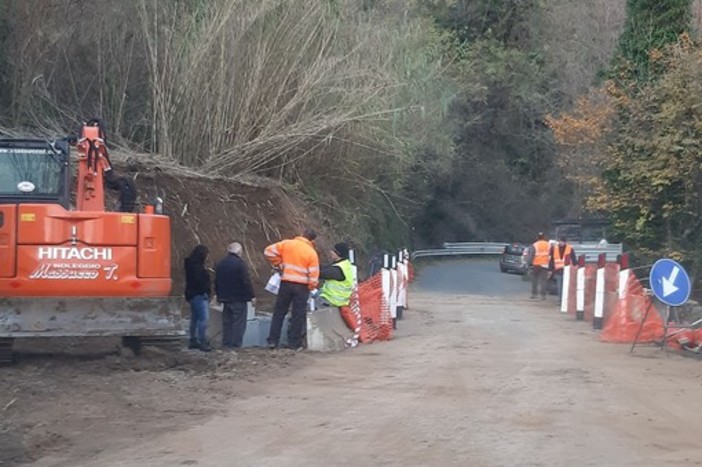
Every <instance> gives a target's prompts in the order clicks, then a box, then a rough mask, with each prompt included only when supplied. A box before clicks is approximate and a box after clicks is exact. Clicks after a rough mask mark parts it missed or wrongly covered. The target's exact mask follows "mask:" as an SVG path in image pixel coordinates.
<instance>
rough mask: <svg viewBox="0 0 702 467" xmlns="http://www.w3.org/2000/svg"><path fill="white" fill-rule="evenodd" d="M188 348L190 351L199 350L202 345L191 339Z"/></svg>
mask: <svg viewBox="0 0 702 467" xmlns="http://www.w3.org/2000/svg"><path fill="white" fill-rule="evenodd" d="M188 348H189V349H199V348H200V343H199V342H198V341H196V340H193V339H190V342H189V343H188Z"/></svg>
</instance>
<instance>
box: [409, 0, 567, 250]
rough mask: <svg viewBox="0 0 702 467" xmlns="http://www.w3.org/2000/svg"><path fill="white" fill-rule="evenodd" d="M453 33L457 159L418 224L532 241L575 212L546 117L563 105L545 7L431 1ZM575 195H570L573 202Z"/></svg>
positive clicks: (429, 230) (439, 231)
mask: <svg viewBox="0 0 702 467" xmlns="http://www.w3.org/2000/svg"><path fill="white" fill-rule="evenodd" d="M424 6H425V7H426V8H428V9H429V10H430V11H431V12H432V13H433V14H434V16H435V18H436V21H437V24H439V25H440V26H441V27H443V28H446V29H447V30H448V31H450V33H451V34H452V37H453V38H454V41H453V42H451V43H449V47H450V50H452V52H450V53H453V54H454V56H455V60H456V63H457V65H456V68H455V72H456V76H457V80H458V82H459V83H460V85H461V89H462V92H461V93H460V94H459V96H458V98H457V99H456V100H455V101H454V105H453V106H452V113H451V120H452V126H451V129H452V132H453V138H454V149H455V155H454V157H453V163H452V166H451V169H450V171H449V172H447V173H442V174H437V175H438V176H437V177H436V178H435V180H434V185H433V190H434V191H433V193H432V197H431V198H432V199H431V203H429V204H428V206H427V207H426V209H425V210H423V211H422V212H421V214H420V216H419V217H418V218H417V221H416V222H417V228H418V230H419V231H420V234H421V236H422V237H424V238H429V239H432V240H433V242H434V243H436V242H437V241H439V240H442V239H443V240H446V239H451V240H458V239H474V240H488V239H504V240H523V241H526V240H528V239H530V238H532V237H533V235H534V232H536V231H538V230H544V229H545V228H546V227H547V226H548V225H549V223H550V221H551V220H552V218H554V217H559V216H563V215H564V214H566V213H567V211H568V209H569V207H570V206H569V205H568V199H569V198H568V196H567V195H568V193H569V192H570V189H569V184H568V183H567V182H565V181H564V180H563V179H562V178H561V177H559V175H558V170H557V168H556V167H555V164H554V156H555V147H554V144H553V141H552V138H551V135H550V132H549V130H548V128H547V127H546V125H545V124H544V116H545V115H546V114H547V113H548V112H549V111H550V109H552V108H553V106H554V105H557V102H558V101H559V99H560V98H559V94H558V86H557V85H555V80H554V76H555V73H553V70H552V69H551V68H549V65H548V64H547V63H545V61H544V59H543V56H544V55H543V51H544V48H543V46H544V44H543V43H542V42H541V41H540V39H539V36H540V35H541V34H542V32H543V29H542V22H543V19H544V13H545V11H544V10H543V8H542V6H541V5H540V2H536V1H512V0H497V1H480V0H478V1H455V2H445V1H440V2H439V1H437V2H425V3H424ZM564 195H566V196H564Z"/></svg>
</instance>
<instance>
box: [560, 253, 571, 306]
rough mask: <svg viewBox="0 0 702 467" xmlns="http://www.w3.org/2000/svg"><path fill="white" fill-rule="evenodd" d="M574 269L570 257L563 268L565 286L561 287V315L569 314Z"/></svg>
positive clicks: (568, 256) (567, 257) (566, 258)
mask: <svg viewBox="0 0 702 467" xmlns="http://www.w3.org/2000/svg"><path fill="white" fill-rule="evenodd" d="M572 267H573V265H572V264H570V255H567V256H566V257H565V266H563V284H562V287H561V313H568V301H569V300H570V275H571V274H570V272H571V268H572Z"/></svg>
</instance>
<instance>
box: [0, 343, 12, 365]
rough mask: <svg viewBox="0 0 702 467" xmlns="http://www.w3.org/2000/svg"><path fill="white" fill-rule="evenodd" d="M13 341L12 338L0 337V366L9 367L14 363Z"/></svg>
mask: <svg viewBox="0 0 702 467" xmlns="http://www.w3.org/2000/svg"><path fill="white" fill-rule="evenodd" d="M13 341H14V339H12V338H4V337H0V366H2V365H11V364H12V363H13V362H14V353H13V351H12V343H13Z"/></svg>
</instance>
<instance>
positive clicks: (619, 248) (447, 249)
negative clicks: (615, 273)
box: [412, 242, 624, 263]
mask: <svg viewBox="0 0 702 467" xmlns="http://www.w3.org/2000/svg"><path fill="white" fill-rule="evenodd" d="M507 245H509V243H500V242H446V243H444V244H443V248H436V249H431V250H417V251H414V252H412V259H416V258H426V257H432V256H473V255H476V256H482V255H501V254H502V252H503V251H504V249H505V246H507ZM572 246H573V249H574V250H575V254H576V255H577V256H578V257H579V256H580V255H585V261H586V262H588V263H592V262H596V261H597V258H598V256H599V255H600V254H601V253H604V254H605V255H606V258H607V261H610V262H611V261H616V260H617V257H618V256H619V255H621V254H622V252H623V250H624V248H623V245H622V244H621V243H610V244H607V245H600V244H599V243H573V244H572Z"/></svg>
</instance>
